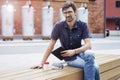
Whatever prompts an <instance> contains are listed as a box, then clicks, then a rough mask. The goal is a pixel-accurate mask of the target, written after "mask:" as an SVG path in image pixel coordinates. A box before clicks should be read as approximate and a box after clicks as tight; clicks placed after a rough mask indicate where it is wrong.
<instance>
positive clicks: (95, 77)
mask: <svg viewBox="0 0 120 80" xmlns="http://www.w3.org/2000/svg"><path fill="white" fill-rule="evenodd" d="M74 57H76V59H74V60H69V61H66V62H67V64H68V65H69V66H73V67H78V68H82V69H83V70H84V80H100V74H99V66H98V65H97V64H96V63H95V61H94V59H95V57H94V53H93V52H92V51H90V50H87V51H85V52H83V53H80V54H78V55H76V56H74Z"/></svg>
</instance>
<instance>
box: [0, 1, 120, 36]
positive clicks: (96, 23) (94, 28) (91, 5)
mask: <svg viewBox="0 0 120 80" xmlns="http://www.w3.org/2000/svg"><path fill="white" fill-rule="evenodd" d="M65 1H66V0H50V6H51V7H52V8H53V9H54V23H56V22H57V21H59V16H60V15H59V10H60V8H61V6H62V5H63V3H64V2H65ZM73 1H74V2H75V3H76V6H77V8H79V7H80V6H81V4H82V3H86V4H87V7H88V11H89V16H88V27H89V30H90V33H91V34H92V35H93V36H94V35H98V36H100V37H104V32H105V25H104V22H105V19H104V14H105V13H104V4H105V1H104V0H91V1H88V0H73ZM106 1H113V0H106ZM9 3H10V4H12V5H13V6H14V8H15V11H14V28H15V33H14V34H15V35H22V14H21V13H22V12H21V8H22V6H24V5H25V4H26V0H9ZM46 3H47V1H46V0H31V5H32V6H33V7H34V29H35V35H41V32H42V31H41V30H42V19H41V18H42V16H43V15H42V11H41V10H42V8H43V7H44V6H45V5H46ZM106 3H107V2H106ZM3 4H5V0H1V1H0V6H2V5H3ZM106 6H108V5H106ZM107 11H109V10H108V9H107ZM119 11H120V10H119ZM106 15H107V18H106V19H107V20H110V21H111V14H108V13H107V12H106ZM109 15H110V19H109V18H108V17H109ZM1 16H2V15H1V13H0V25H1ZM107 22H108V21H107ZM107 25H108V24H107ZM1 30H2V27H1V26H0V33H1Z"/></svg>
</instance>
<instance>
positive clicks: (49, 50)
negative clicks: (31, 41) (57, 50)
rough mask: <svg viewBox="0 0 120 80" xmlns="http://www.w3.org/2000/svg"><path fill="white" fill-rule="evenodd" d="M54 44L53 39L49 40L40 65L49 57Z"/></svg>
mask: <svg viewBox="0 0 120 80" xmlns="http://www.w3.org/2000/svg"><path fill="white" fill-rule="evenodd" d="M55 43H56V40H53V39H51V40H50V44H49V46H48V48H47V50H46V52H45V54H44V56H43V59H42V63H44V62H45V61H46V60H47V58H48V57H49V55H50V53H51V52H52V50H53V48H54V45H55Z"/></svg>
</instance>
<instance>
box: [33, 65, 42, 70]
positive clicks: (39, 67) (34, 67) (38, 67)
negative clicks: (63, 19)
mask: <svg viewBox="0 0 120 80" xmlns="http://www.w3.org/2000/svg"><path fill="white" fill-rule="evenodd" d="M42 68H43V66H42V65H38V66H33V67H31V69H42Z"/></svg>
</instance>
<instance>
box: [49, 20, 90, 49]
mask: <svg viewBox="0 0 120 80" xmlns="http://www.w3.org/2000/svg"><path fill="white" fill-rule="evenodd" d="M89 37H90V36H89V30H88V27H87V24H86V23H84V22H81V21H76V22H75V24H74V26H73V28H72V29H71V30H70V29H69V27H68V25H67V23H66V21H63V22H58V23H56V24H55V26H54V28H53V31H52V34H51V38H52V39H53V40H57V39H60V42H61V46H62V47H63V48H64V49H65V50H68V49H75V48H79V47H81V46H82V45H81V40H82V39H85V38H89Z"/></svg>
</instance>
